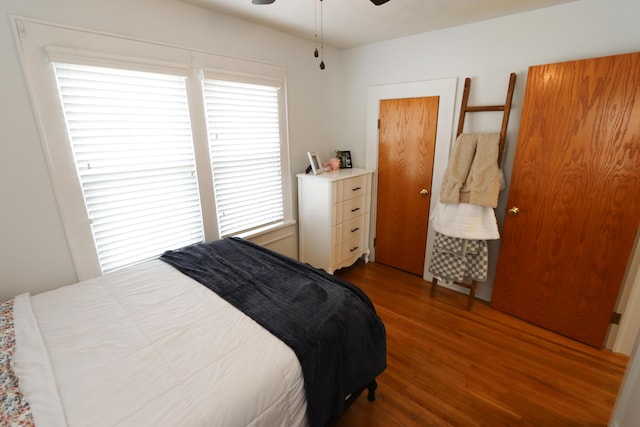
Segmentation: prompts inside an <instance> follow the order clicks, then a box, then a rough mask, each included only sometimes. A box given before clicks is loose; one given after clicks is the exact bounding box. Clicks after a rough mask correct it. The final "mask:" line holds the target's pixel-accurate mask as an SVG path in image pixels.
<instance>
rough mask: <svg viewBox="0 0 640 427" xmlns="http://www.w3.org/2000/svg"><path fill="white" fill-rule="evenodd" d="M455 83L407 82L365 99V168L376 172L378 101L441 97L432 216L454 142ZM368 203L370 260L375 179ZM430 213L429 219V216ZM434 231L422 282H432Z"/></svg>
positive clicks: (371, 93)
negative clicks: (431, 260)
mask: <svg viewBox="0 0 640 427" xmlns="http://www.w3.org/2000/svg"><path fill="white" fill-rule="evenodd" d="M457 82H458V79H457V78H456V77H451V78H446V79H437V80H427V81H419V82H408V83H398V84H388V85H380V86H370V87H369V88H368V99H367V139H366V143H367V153H366V167H367V168H369V169H374V170H376V174H377V169H378V117H379V113H380V101H381V100H384V99H402V98H416V97H426V96H438V97H440V100H439V106H438V124H437V126H438V129H437V133H436V147H435V153H434V162H433V180H432V182H431V212H433V209H435V207H436V203H437V201H438V199H439V198H440V186H441V185H442V176H443V175H444V170H445V167H446V165H447V161H448V159H449V152H450V150H451V145H452V141H453V135H454V134H453V122H454V111H455V100H456V87H457ZM372 184H373V188H372V193H371V196H372V200H371V230H372V232H371V233H370V237H369V239H370V242H369V247H370V248H372V251H371V259H375V247H374V245H373V239H374V238H375V229H376V206H377V197H378V182H377V175H376V178H375V179H373V181H372ZM431 212H430V213H429V215H431ZM433 235H434V233H433V230H432V228H431V224H429V230H428V239H427V248H426V253H425V268H424V272H423V278H424V279H425V280H431V278H432V276H431V273H429V272H428V271H427V268H428V260H430V259H431V252H432V247H433Z"/></svg>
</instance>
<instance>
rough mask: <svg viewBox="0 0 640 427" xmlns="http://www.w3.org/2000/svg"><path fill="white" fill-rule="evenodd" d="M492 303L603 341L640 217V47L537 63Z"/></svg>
mask: <svg viewBox="0 0 640 427" xmlns="http://www.w3.org/2000/svg"><path fill="white" fill-rule="evenodd" d="M508 207H509V208H512V207H516V208H518V209H519V213H517V214H515V213H516V212H514V211H511V214H510V215H506V219H505V225H504V232H503V236H502V244H501V248H500V255H499V259H498V269H497V274H496V280H495V284H494V288H493V295H492V299H491V304H492V305H493V306H494V307H495V308H497V309H499V310H502V311H505V312H507V313H510V314H512V315H514V316H516V317H520V318H522V319H525V320H527V321H530V322H532V323H535V324H538V325H541V326H543V327H545V328H548V329H551V330H553V331H556V332H559V333H560V334H563V335H566V336H569V337H572V338H574V339H576V340H578V341H582V342H584V343H587V344H590V345H592V346H595V347H601V346H602V345H603V343H604V339H605V337H606V334H607V330H608V327H609V323H610V318H611V314H612V312H613V310H614V307H615V304H616V300H617V298H618V293H619V290H620V286H621V284H622V281H623V278H624V275H625V270H626V268H627V264H628V262H629V260H630V255H631V251H632V247H633V244H634V240H635V238H636V233H637V231H638V225H639V222H640V53H635V54H628V55H619V56H611V57H605V58H596V59H588V60H582V61H573V62H564V63H560V64H549V65H541V66H536V67H531V68H530V69H529V76H528V79H527V87H526V93H525V98H524V103H523V109H522V119H521V123H520V132H519V135H518V145H517V149H516V155H515V160H514V166H513V175H512V178H511V188H510V191H509V201H508Z"/></svg>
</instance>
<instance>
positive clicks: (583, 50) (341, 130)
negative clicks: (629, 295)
mask: <svg viewBox="0 0 640 427" xmlns="http://www.w3.org/2000/svg"><path fill="white" fill-rule="evenodd" d="M10 15H19V16H25V17H29V18H35V19H41V20H44V21H49V22H55V23H60V24H66V25H71V26H76V27H80V28H88V29H92V30H96V31H103V32H108V33H114V34H122V35H126V36H131V37H136V38H140V39H144V40H150V41H155V42H160V43H167V44H171V45H175V46H180V47H186V48H191V49H200V50H203V51H208V52H213V53H219V54H227V55H230V56H234V57H241V58H246V59H255V60H259V61H264V62H270V63H274V64H279V65H284V66H286V67H287V75H288V102H289V105H288V106H289V137H290V147H291V163H292V176H291V180H292V184H294V187H293V188H294V191H295V179H294V175H295V173H296V172H299V171H301V170H303V169H304V168H305V167H306V165H307V159H306V152H307V151H318V152H319V153H320V155H321V156H322V158H325V159H327V158H329V157H330V155H331V154H332V152H333V150H335V149H340V148H348V149H351V151H352V156H353V159H354V164H355V165H356V166H364V161H365V158H366V153H367V147H366V132H367V118H366V116H367V91H368V89H369V87H370V86H372V85H389V84H393V83H404V82H419V81H426V80H433V79H443V78H449V77H454V78H457V79H458V82H459V89H458V94H457V96H458V99H457V105H456V111H457V110H458V109H459V103H460V97H461V87H460V85H461V84H462V82H463V79H464V77H471V78H472V79H473V83H472V90H471V99H470V104H471V105H474V104H483V105H486V104H500V103H503V102H504V97H505V94H506V85H507V81H508V77H509V73H511V72H516V73H518V79H517V84H516V93H515V96H514V106H513V110H512V114H511V120H510V123H509V129H508V134H507V145H508V146H507V151H506V153H505V165H504V167H505V172H506V174H507V177H508V176H509V175H510V173H511V167H512V163H513V154H514V150H515V143H516V139H517V130H518V125H519V117H520V108H521V102H522V97H523V94H524V86H525V83H526V72H527V68H528V67H529V66H531V65H537V64H543V63H549V62H557V61H564V60H573V59H580V58H587V57H595V56H603V55H612V54H619V53H626V52H633V51H638V50H640V25H638V24H637V17H638V16H640V2H638V1H637V0H607V1H601V0H580V1H576V2H572V3H568V4H564V5H561V6H557V7H552V8H547V9H541V10H537V11H533V12H527V13H523V14H519V15H513V16H509V17H504V18H500V19H494V20H489V21H484V22H480V23H477V24H471V25H465V26H461V27H457V28H451V29H447V30H442V31H436V32H431V33H425V34H420V35H416V36H411V37H405V38H401V39H396V40H391V41H388V42H383V43H377V44H373V45H369V46H365V47H361V48H355V49H350V50H346V51H337V50H335V49H330V48H326V50H325V62H326V64H327V68H326V69H325V70H324V71H320V70H319V68H318V64H317V60H316V59H315V58H313V55H312V52H313V48H314V45H313V43H311V42H307V41H305V40H301V39H298V38H295V37H291V36H288V35H284V34H282V33H279V32H276V31H271V30H268V29H265V28H262V27H259V26H255V25H252V24H248V23H246V22H243V21H239V20H236V19H232V18H229V17H225V16H223V15H218V14H215V13H212V12H207V11H205V10H203V9H200V8H197V7H194V6H190V5H187V4H185V3H181V2H179V1H176V0H154V1H153V2H149V1H146V0H114V1H110V2H102V1H97V0H84V1H81V0H31V1H28V2H26V1H22V0H5V1H3V2H1V3H0V77H1V79H0V298H6V297H10V296H13V295H16V294H18V293H20V292H25V291H30V292H32V293H35V292H39V291H42V290H46V289H51V288H54V287H57V286H60V285H64V284H68V283H72V282H74V281H75V280H76V275H75V271H74V268H73V264H72V261H71V257H70V254H69V249H68V246H67V242H66V238H65V235H64V230H63V228H62V223H61V220H60V216H59V214H58V209H57V206H56V199H55V195H54V193H53V189H52V186H51V183H50V181H49V174H48V170H47V166H46V162H45V156H44V153H43V150H42V145H41V143H40V138H39V135H38V128H37V126H36V122H35V119H34V115H33V111H32V108H31V105H30V100H29V95H28V92H27V87H26V84H25V81H24V77H23V74H22V70H21V67H20V62H19V58H18V52H17V50H16V48H15V43H14V40H13V36H12V32H11V28H10V25H9V24H10V19H9V16H10ZM310 30H312V29H311V28H310ZM455 116H456V118H457V114H456V115H455ZM500 118H501V115H500V114H499V113H477V114H476V115H470V116H469V118H468V119H467V124H468V125H470V129H473V131H478V132H482V131H495V129H497V127H499V123H500ZM451 126H452V128H454V129H455V126H456V123H452V124H451ZM507 191H508V190H507ZM507 191H503V193H502V195H501V198H500V202H499V209H498V210H497V212H498V217H499V222H500V224H502V217H503V211H504V208H505V204H506V196H507ZM498 249H499V242H492V244H491V246H490V258H491V263H492V265H491V268H490V276H489V281H488V284H487V285H486V286H483V287H482V288H481V289H480V292H479V296H480V297H481V298H484V299H489V298H490V295H491V284H492V283H493V276H494V273H495V265H496V262H497V253H498Z"/></svg>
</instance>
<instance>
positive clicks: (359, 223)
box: [340, 215, 364, 243]
mask: <svg viewBox="0 0 640 427" xmlns="http://www.w3.org/2000/svg"><path fill="white" fill-rule="evenodd" d="M340 231H341V233H342V238H341V239H340V243H342V242H347V241H349V240H351V239H355V238H356V237H360V236H361V235H362V233H364V215H360V216H359V217H357V218H354V219H352V220H350V221H346V222H344V223H342V226H341V227H340Z"/></svg>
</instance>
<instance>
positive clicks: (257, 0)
mask: <svg viewBox="0 0 640 427" xmlns="http://www.w3.org/2000/svg"><path fill="white" fill-rule="evenodd" d="M275 1H276V0H251V3H253V4H272V3H273V2H275ZM388 1H389V0H371V3H373V4H375V5H376V6H380V5H381V4H385V3H386V2H388Z"/></svg>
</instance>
